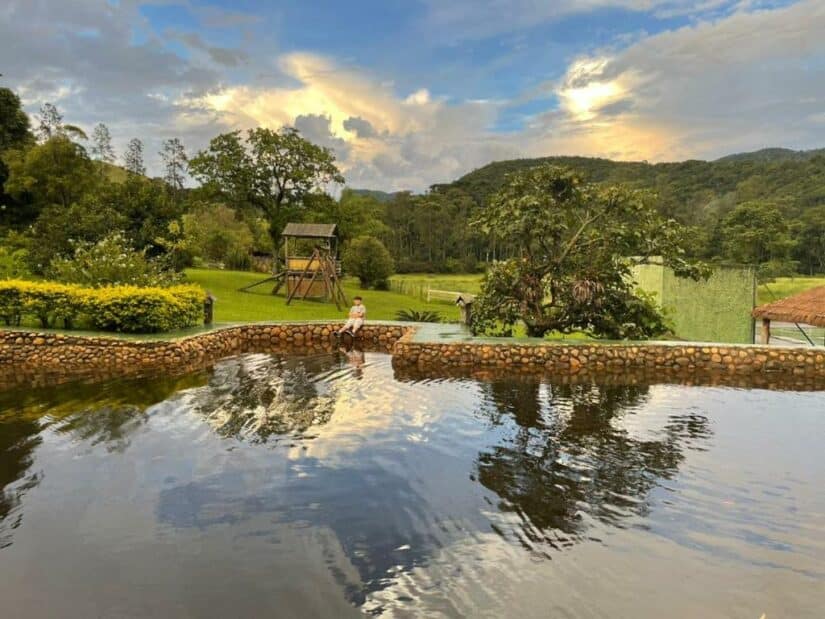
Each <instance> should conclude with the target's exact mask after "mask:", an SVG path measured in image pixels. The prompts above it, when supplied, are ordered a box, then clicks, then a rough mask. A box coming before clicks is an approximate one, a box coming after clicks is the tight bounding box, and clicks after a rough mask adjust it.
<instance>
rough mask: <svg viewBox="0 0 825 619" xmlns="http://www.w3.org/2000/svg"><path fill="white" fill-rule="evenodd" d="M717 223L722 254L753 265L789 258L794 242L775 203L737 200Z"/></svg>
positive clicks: (779, 261) (777, 261) (781, 261)
mask: <svg viewBox="0 0 825 619" xmlns="http://www.w3.org/2000/svg"><path fill="white" fill-rule="evenodd" d="M721 226H722V238H723V239H724V240H723V243H724V245H723V247H724V252H725V254H724V255H725V257H726V258H728V259H730V260H733V261H735V262H740V263H744V264H753V265H764V264H766V263H768V262H771V263H774V264H775V265H778V264H782V263H787V262H788V261H789V260H790V252H791V250H792V249H793V247H794V242H793V239H791V236H790V230H789V228H788V224H787V222H786V221H785V218H784V217H783V216H782V212H781V211H780V210H779V208H778V207H777V206H776V205H775V204H771V203H768V202H760V201H751V202H745V203H743V204H740V205H738V206H737V207H736V208H735V209H733V211H732V212H731V213H730V214H729V215H728V216H727V217H725V218H724V219H723V220H722V222H721Z"/></svg>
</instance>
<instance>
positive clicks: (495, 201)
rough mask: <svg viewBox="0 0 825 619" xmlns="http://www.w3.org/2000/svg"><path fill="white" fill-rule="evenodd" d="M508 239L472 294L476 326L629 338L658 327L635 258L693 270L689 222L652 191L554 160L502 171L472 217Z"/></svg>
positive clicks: (697, 270) (682, 271) (662, 326)
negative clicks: (661, 206)
mask: <svg viewBox="0 0 825 619" xmlns="http://www.w3.org/2000/svg"><path fill="white" fill-rule="evenodd" d="M477 223H478V224H479V225H480V226H481V227H483V228H484V229H485V230H486V231H487V232H489V233H494V234H495V235H496V236H497V237H498V238H499V239H501V240H502V241H504V242H506V243H508V244H509V245H510V246H511V247H514V248H516V250H517V253H516V256H515V257H513V258H511V259H509V260H505V261H501V262H497V263H494V264H493V265H492V267H491V268H490V270H489V272H488V273H487V275H486V277H485V280H484V283H483V286H482V292H481V294H480V295H479V297H478V298H477V300H476V304H475V308H474V313H475V318H474V321H473V328H474V330H475V331H476V332H487V333H501V332H504V333H507V332H510V331H511V329H512V327H513V325H515V324H516V323H517V322H519V321H522V322H523V323H524V324H525V325H526V328H527V333H528V334H529V335H532V336H543V335H544V334H545V333H547V332H550V331H559V332H562V333H569V332H572V331H585V332H587V333H590V334H593V335H597V336H604V337H611V338H626V337H630V338H637V337H645V336H650V335H657V334H660V333H661V332H663V331H664V330H666V323H665V321H664V320H663V318H662V316H661V313H660V312H659V311H658V310H657V308H656V307H655V306H654V305H653V303H652V302H651V300H650V299H648V298H647V297H645V296H644V295H642V294H641V293H639V292H638V291H637V290H636V286H635V282H634V281H633V278H632V267H633V265H634V264H637V263H640V262H646V261H649V260H651V259H653V258H656V259H657V260H658V259H661V260H662V261H663V262H664V264H665V265H667V266H669V267H671V268H673V269H674V271H675V272H676V273H677V274H678V275H682V276H689V277H701V276H702V275H703V273H704V271H705V269H704V267H703V266H702V265H699V264H695V263H693V262H690V261H688V260H687V259H686V258H685V256H686V252H685V247H684V246H685V244H686V243H687V240H688V236H689V235H688V231H686V230H685V229H684V228H683V227H682V226H680V225H679V224H677V223H676V222H675V221H673V220H669V219H665V218H663V217H662V216H661V215H660V214H659V213H658V212H657V210H656V208H655V206H654V196H652V195H651V194H649V193H647V192H644V191H640V190H636V189H632V188H629V187H627V186H622V185H619V186H600V185H595V184H589V183H586V182H584V180H583V179H582V178H581V177H580V176H579V175H578V174H576V173H575V172H572V171H570V170H568V169H566V168H561V167H557V166H552V165H546V166H541V167H537V168H533V169H528V170H525V171H523V172H519V173H515V174H513V175H511V176H509V177H508V178H507V180H506V182H505V184H504V186H503V187H502V189H501V190H500V191H499V192H498V193H497V194H495V196H494V197H493V198H492V199H491V201H490V203H489V205H488V206H487V208H485V209H483V211H482V212H481V215H480V216H479V218H478V222H477Z"/></svg>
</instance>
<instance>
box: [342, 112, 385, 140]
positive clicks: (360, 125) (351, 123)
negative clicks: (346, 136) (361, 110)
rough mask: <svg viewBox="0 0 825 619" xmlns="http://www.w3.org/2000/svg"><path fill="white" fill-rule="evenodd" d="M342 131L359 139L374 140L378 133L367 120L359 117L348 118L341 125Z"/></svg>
mask: <svg viewBox="0 0 825 619" xmlns="http://www.w3.org/2000/svg"><path fill="white" fill-rule="evenodd" d="M343 126H344V129H346V130H347V131H349V132H350V133H354V134H355V135H356V137H359V138H374V137H377V136H378V132H377V131H376V130H375V128H374V127H373V126H372V125H371V124H370V122H369V121H368V120H364V119H363V118H361V117H360V116H350V117H349V118H347V119H346V120H345V121H344V123H343Z"/></svg>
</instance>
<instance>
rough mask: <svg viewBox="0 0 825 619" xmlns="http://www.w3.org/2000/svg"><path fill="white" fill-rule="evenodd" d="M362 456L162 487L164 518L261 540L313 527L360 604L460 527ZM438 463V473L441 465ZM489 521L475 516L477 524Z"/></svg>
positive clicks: (342, 582) (308, 461) (185, 525)
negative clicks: (445, 525)
mask: <svg viewBox="0 0 825 619" xmlns="http://www.w3.org/2000/svg"><path fill="white" fill-rule="evenodd" d="M356 460H358V464H357V465H353V466H351V467H340V468H328V467H326V466H324V465H323V464H322V463H321V462H319V461H317V460H315V459H313V458H304V459H302V460H301V461H300V462H293V463H292V465H291V466H290V467H289V468H288V469H287V473H286V475H279V476H275V475H273V476H272V477H271V478H270V481H269V483H268V484H264V485H263V487H261V484H259V483H258V482H259V478H258V479H254V482H253V483H249V482H250V480H249V479H247V477H246V476H245V475H244V474H242V473H238V474H235V473H229V474H221V475H218V476H213V477H210V478H206V479H203V480H200V481H198V482H193V483H189V484H185V485H180V486H176V487H173V488H168V489H165V490H163V491H162V492H161V494H160V501H159V505H158V520H159V521H160V522H161V523H164V524H167V525H171V526H173V527H177V528H199V529H204V528H208V527H212V526H221V525H227V524H231V525H232V527H233V531H234V533H235V534H236V535H239V536H243V535H244V533H243V531H246V533H245V534H246V535H255V536H261V531H262V529H264V530H265V531H266V535H265V536H264V537H263V539H262V541H268V542H269V543H277V542H278V541H280V538H281V537H282V536H283V535H291V533H290V531H292V532H294V531H295V530H298V531H300V530H303V529H306V535H307V536H309V537H311V539H312V540H314V542H316V543H318V542H320V543H321V544H322V546H323V553H324V555H325V562H326V563H327V566H328V568H329V569H330V570H331V572H332V574H333V577H334V578H335V579H336V581H338V583H339V585H340V586H341V587H342V589H343V590H344V592H345V595H346V596H347V599H348V600H350V602H352V603H354V604H357V605H361V604H363V603H364V601H365V600H366V598H367V596H368V595H369V594H370V593H371V592H375V591H378V590H381V589H383V588H385V587H387V586H388V585H390V584H392V583H393V582H394V581H395V579H396V576H397V575H398V574H399V573H403V572H407V571H409V570H410V569H411V568H413V567H414V566H418V565H424V564H426V563H427V561H428V560H429V557H430V556H431V554H432V553H433V552H434V549H436V548H440V547H442V546H444V545H445V544H446V543H447V542H448V541H449V539H454V538H455V536H456V535H458V534H459V532H458V531H454V532H453V533H452V534H450V533H448V532H447V531H446V530H441V529H439V528H438V527H437V526H436V522H434V521H433V515H432V514H431V513H430V511H429V510H430V509H431V508H432V506H431V505H430V503H429V502H428V500H427V498H426V497H424V496H422V495H421V494H420V493H419V492H418V491H417V490H416V489H415V488H414V487H413V485H412V484H411V483H410V480H409V479H408V478H406V477H404V476H401V475H398V474H395V473H393V472H391V471H389V470H388V469H387V468H386V467H383V466H381V465H377V464H376V463H375V462H373V461H370V460H369V458H368V457H366V456H364V457H363V458H356ZM433 466H434V468H433V473H434V474H435V472H436V471H437V469H438V466H439V464H438V463H437V462H433ZM250 486H251V487H250ZM466 507H468V508H469V505H467V506H466ZM482 525H483V520H482V519H481V518H480V516H478V515H476V516H475V522H472V527H473V528H475V527H480V526H482ZM324 531H330V532H331V533H332V534H333V537H332V538H331V539H330V538H328V536H326V535H325V534H324V533H323V532H324ZM461 535H462V536H463V534H461Z"/></svg>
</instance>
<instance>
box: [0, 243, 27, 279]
mask: <svg viewBox="0 0 825 619" xmlns="http://www.w3.org/2000/svg"><path fill="white" fill-rule="evenodd" d="M27 254H28V252H27V251H26V250H25V249H13V248H9V247H0V278H10V277H25V276H27V275H29V274H30V272H29V268H28V265H27V264H26V259H27Z"/></svg>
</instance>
